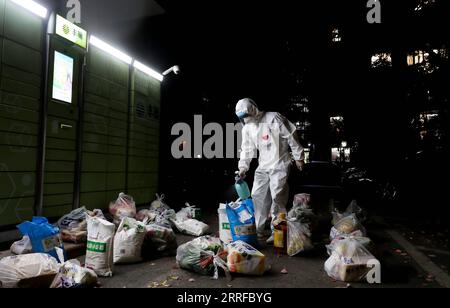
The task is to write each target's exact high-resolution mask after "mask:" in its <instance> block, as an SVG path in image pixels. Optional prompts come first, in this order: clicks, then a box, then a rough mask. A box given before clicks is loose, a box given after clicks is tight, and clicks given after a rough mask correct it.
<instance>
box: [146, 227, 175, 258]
mask: <svg viewBox="0 0 450 308" xmlns="http://www.w3.org/2000/svg"><path fill="white" fill-rule="evenodd" d="M145 229H146V235H145V239H144V243H143V245H142V256H143V258H144V259H151V258H152V257H155V256H158V255H161V254H168V255H171V254H173V253H176V250H177V248H178V243H177V238H176V236H175V233H174V232H173V230H172V229H171V228H164V227H161V226H158V225H156V224H151V225H147V226H145Z"/></svg>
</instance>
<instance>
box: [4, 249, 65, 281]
mask: <svg viewBox="0 0 450 308" xmlns="http://www.w3.org/2000/svg"><path fill="white" fill-rule="evenodd" d="M58 270H59V265H58V261H56V259H55V258H53V257H52V256H50V255H48V254H43V253H33V254H27V255H21V256H13V257H6V258H3V259H1V260H0V288H16V287H17V286H18V283H19V282H20V281H21V280H23V279H29V278H35V277H40V276H46V275H53V274H55V275H56V273H57V272H58Z"/></svg>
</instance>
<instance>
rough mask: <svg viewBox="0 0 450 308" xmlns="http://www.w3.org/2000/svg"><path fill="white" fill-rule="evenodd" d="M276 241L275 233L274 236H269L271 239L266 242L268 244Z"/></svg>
mask: <svg viewBox="0 0 450 308" xmlns="http://www.w3.org/2000/svg"><path fill="white" fill-rule="evenodd" d="M274 241H275V239H274V237H273V235H272V236H271V237H269V239H268V240H267V241H266V244H267V245H273V243H274Z"/></svg>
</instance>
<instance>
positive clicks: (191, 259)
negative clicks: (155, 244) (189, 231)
mask: <svg viewBox="0 0 450 308" xmlns="http://www.w3.org/2000/svg"><path fill="white" fill-rule="evenodd" d="M226 259H227V252H226V251H225V250H224V247H223V246H222V243H221V242H220V239H218V238H215V237H210V236H203V237H199V238H197V239H195V240H193V241H191V242H189V243H186V244H184V245H182V246H180V247H178V249H177V263H178V265H179V266H180V268H182V269H185V270H189V271H193V272H196V273H198V274H201V275H205V276H213V279H219V268H221V269H223V270H224V272H225V274H227V273H228V268H227V264H226Z"/></svg>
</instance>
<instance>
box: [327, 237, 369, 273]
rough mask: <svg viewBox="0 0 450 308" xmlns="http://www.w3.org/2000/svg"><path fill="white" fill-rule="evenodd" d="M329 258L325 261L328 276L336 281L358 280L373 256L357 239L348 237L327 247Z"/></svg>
mask: <svg viewBox="0 0 450 308" xmlns="http://www.w3.org/2000/svg"><path fill="white" fill-rule="evenodd" d="M328 249H329V251H331V256H330V258H329V259H328V260H327V261H326V262H325V271H326V272H327V274H328V276H330V277H331V278H333V279H336V280H338V281H344V282H358V281H362V280H364V279H365V278H366V276H367V274H368V273H369V271H370V268H369V267H368V264H369V262H371V261H373V260H376V259H375V257H374V256H373V255H372V254H371V253H370V252H369V251H368V250H367V249H366V248H364V246H363V245H362V244H361V243H360V242H359V241H357V240H355V239H352V238H348V239H344V240H341V241H337V242H335V243H334V244H332V245H330V246H329V247H328Z"/></svg>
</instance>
